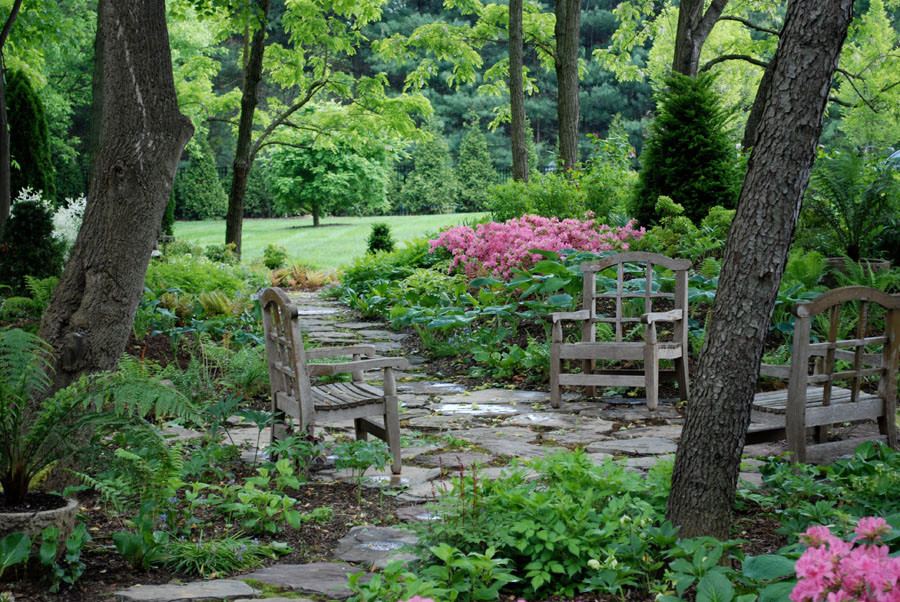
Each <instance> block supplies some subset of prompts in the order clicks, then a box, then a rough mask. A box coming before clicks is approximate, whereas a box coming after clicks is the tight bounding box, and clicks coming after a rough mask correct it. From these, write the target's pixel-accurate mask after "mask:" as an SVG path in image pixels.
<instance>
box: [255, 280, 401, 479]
mask: <svg viewBox="0 0 900 602" xmlns="http://www.w3.org/2000/svg"><path fill="white" fill-rule="evenodd" d="M259 303H260V305H261V306H262V315H263V329H264V331H265V338H266V357H267V359H268V364H269V379H270V381H271V389H272V412H273V413H274V414H275V416H276V423H277V422H279V421H283V418H284V416H285V415H287V416H290V417H291V418H293V419H294V420H295V421H296V425H297V428H298V429H299V430H300V431H301V432H304V431H310V432H311V430H312V427H313V425H315V424H320V423H328V422H337V421H343V420H349V419H352V420H353V422H354V427H355V430H356V438H357V439H363V440H364V439H366V438H367V435H368V434H372V435H374V436H376V437H378V438H379V439H382V440H384V441H385V442H386V443H387V444H388V447H389V448H390V451H391V457H392V463H391V471H392V472H393V473H394V474H399V473H400V415H399V407H398V401H397V386H396V381H395V380H394V370H395V369H398V370H403V369H405V368H407V367H409V362H408V361H407V360H406V359H404V358H402V357H376V356H375V349H374V348H373V347H372V346H371V345H352V346H341V347H319V348H316V349H309V350H304V348H303V335H302V333H301V331H300V324H299V323H298V312H297V307H296V306H295V305H292V304H291V303H290V300H289V299H288V297H287V295H286V294H285V293H284V291H283V290H281V289H280V288H267V289H265V290H264V291H263V292H262V293H260V295H259ZM342 356H352V357H353V361H345V362H340V363H324V364H308V363H307V360H316V359H324V358H335V357H342ZM377 369H381V370H383V371H384V377H383V379H382V383H383V385H382V388H378V387H375V386H372V385H370V384H368V383H366V382H364V381H363V371H366V370H377ZM346 373H350V374H351V376H352V381H351V382H337V383H332V384H326V385H319V386H312V385H311V384H310V377H311V376H326V375H327V376H330V375H335V374H346ZM278 418H280V419H281V420H278ZM371 418H377V422H374V421H373V420H371ZM277 426H278V425H277V424H275V425H273V427H272V438H273V440H274V439H275V438H276V437H277V436H281V434H280V432H277V431H278V429H277V428H276V427H277Z"/></svg>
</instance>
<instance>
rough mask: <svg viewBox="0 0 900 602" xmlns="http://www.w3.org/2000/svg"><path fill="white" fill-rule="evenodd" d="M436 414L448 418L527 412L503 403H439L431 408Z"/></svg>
mask: <svg viewBox="0 0 900 602" xmlns="http://www.w3.org/2000/svg"><path fill="white" fill-rule="evenodd" d="M432 409H433V410H434V412H435V413H437V414H443V415H450V416H460V415H462V416H510V415H513V414H518V413H519V412H524V411H527V408H517V407H515V406H511V405H508V404H503V403H485V404H482V405H479V404H477V403H439V404H436V405H434V406H432Z"/></svg>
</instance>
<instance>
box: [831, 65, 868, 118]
mask: <svg viewBox="0 0 900 602" xmlns="http://www.w3.org/2000/svg"><path fill="white" fill-rule="evenodd" d="M835 71H837V72H838V73H840V74H841V75H843V76H844V77H846V78H847V82H848V83H849V84H850V87H852V88H853V91H854V92H856V95H857V96H859V99H860V100H861V101H863V102H864V103H866V106H867V107H869V108H870V109H872V112H873V113H877V112H878V109H876V108H875V105H873V104H872V103H871V102H869V99H868V98H866V97H865V96H863V93H862V92H860V91H859V88H857V87H856V84H855V83H853V80H854V79H856V77H855V76H854V75H852V74H850V73H847V71H845V70H844V69H841V68H838V69H835ZM838 104H841V103H838ZM846 106H853V105H846Z"/></svg>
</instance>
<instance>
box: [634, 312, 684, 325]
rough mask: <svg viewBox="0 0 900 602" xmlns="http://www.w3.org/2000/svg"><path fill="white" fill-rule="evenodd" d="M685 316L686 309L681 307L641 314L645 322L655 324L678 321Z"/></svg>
mask: <svg viewBox="0 0 900 602" xmlns="http://www.w3.org/2000/svg"><path fill="white" fill-rule="evenodd" d="M682 318H684V311H683V310H681V309H673V310H672V311H651V312H649V313H646V314H643V315H642V316H641V322H643V323H644V324H653V323H654V322H677V321H678V320H681V319H682Z"/></svg>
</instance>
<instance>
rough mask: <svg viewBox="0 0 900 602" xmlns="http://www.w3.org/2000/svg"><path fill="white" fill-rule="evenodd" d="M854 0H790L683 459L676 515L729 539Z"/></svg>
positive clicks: (674, 495) (674, 494)
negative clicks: (770, 339)
mask: <svg viewBox="0 0 900 602" xmlns="http://www.w3.org/2000/svg"><path fill="white" fill-rule="evenodd" d="M852 10H853V0H791V1H790V2H789V4H788V8H787V13H786V15H785V23H784V28H783V30H782V33H781V39H780V40H779V44H778V50H777V51H776V53H775V57H774V59H773V60H774V63H775V64H774V67H773V70H772V85H771V86H769V87H768V88H767V89H766V97H765V99H764V100H763V107H764V109H763V111H762V117H761V119H760V122H759V128H758V135H757V141H756V146H755V147H754V149H753V153H752V154H751V156H750V161H749V164H748V168H747V175H746V178H745V180H744V187H743V189H742V190H741V196H740V199H739V201H738V207H737V213H736V215H735V218H734V222H733V223H732V225H731V230H730V231H729V233H728V243H727V245H726V248H725V258H724V262H723V265H722V272H721V275H720V277H719V288H718V291H717V293H716V299H715V302H714V304H713V307H712V314H711V320H710V324H709V328H708V330H707V335H706V344H705V345H704V348H703V352H702V353H701V356H700V362H699V365H698V367H697V376H696V379H695V385H694V388H693V395H692V397H691V399H690V403H689V405H688V413H687V419H686V421H685V425H684V430H683V432H682V437H681V443H680V445H679V446H678V453H677V455H676V458H675V471H674V473H673V477H672V491H671V494H670V496H669V502H668V509H667V512H668V518H669V519H670V520H671V521H672V522H673V523H674V524H676V525H678V526H680V527H681V535H682V536H683V537H694V536H697V535H712V536H715V537H719V538H722V539H726V538H727V537H728V535H729V528H730V523H731V508H732V506H733V504H734V493H735V488H736V485H737V477H738V471H739V466H740V462H741V452H742V451H743V448H744V441H745V438H746V434H747V428H748V427H749V425H750V406H751V402H752V398H753V393H754V391H755V388H756V382H757V379H758V377H759V365H760V361H761V359H762V353H763V343H764V340H765V337H766V333H767V332H768V326H769V322H770V321H771V319H772V310H773V308H774V306H775V299H776V296H777V294H778V285H779V283H780V282H781V276H782V274H783V272H784V266H785V263H786V261H787V254H788V248H789V247H790V243H791V238H792V236H793V233H794V228H795V227H796V224H797V216H798V214H799V212H800V204H801V201H802V199H803V192H804V190H805V189H806V185H807V183H808V181H809V174H810V170H811V168H812V164H813V161H814V159H815V154H816V144H817V142H818V140H819V135H820V133H821V131H822V118H823V115H824V113H825V105H826V103H827V101H828V91H829V89H830V86H831V80H832V77H833V75H834V72H835V69H836V68H837V63H838V57H839V56H840V52H841V47H842V45H843V43H844V38H845V37H846V35H847V28H848V26H849V24H850V20H851V18H852Z"/></svg>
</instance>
